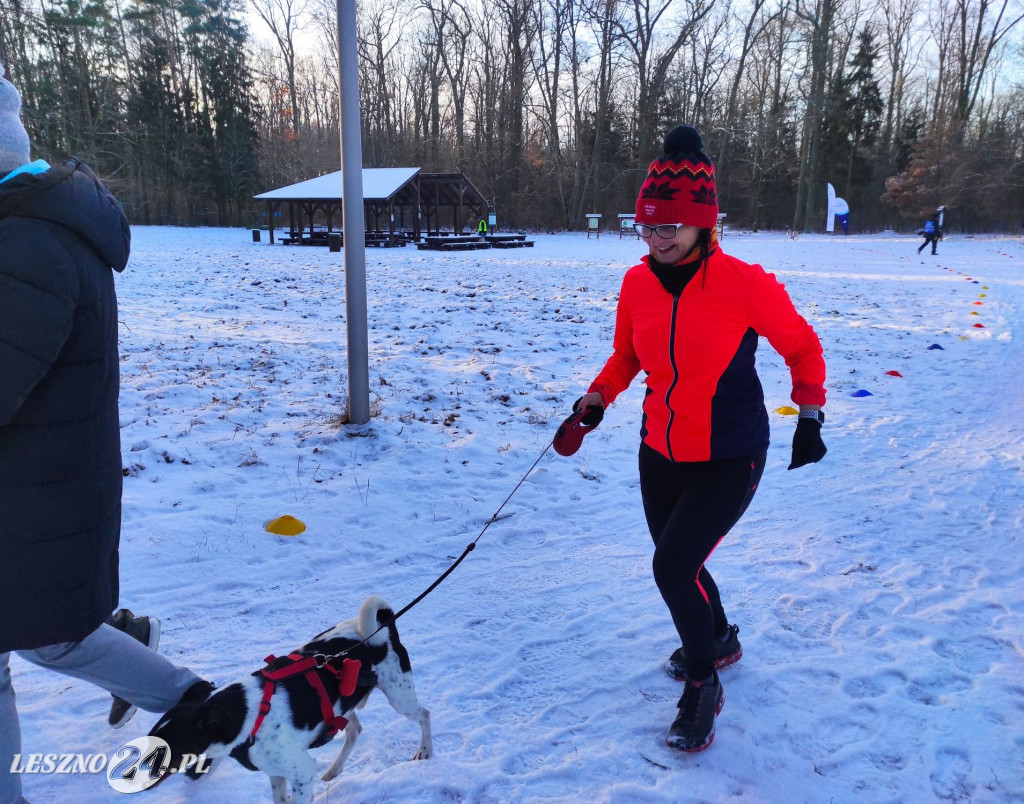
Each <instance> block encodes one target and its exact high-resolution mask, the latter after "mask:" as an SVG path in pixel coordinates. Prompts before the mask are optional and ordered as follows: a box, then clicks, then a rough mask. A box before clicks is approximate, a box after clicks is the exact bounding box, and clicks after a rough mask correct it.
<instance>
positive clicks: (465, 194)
mask: <svg viewBox="0 0 1024 804" xmlns="http://www.w3.org/2000/svg"><path fill="white" fill-rule="evenodd" d="M255 198H256V200H257V201H265V202H266V204H267V222H268V226H269V228H270V242H271V243H273V242H274V217H275V215H276V214H277V213H278V212H279V211H280V210H281V209H282V207H285V208H287V210H288V213H287V214H288V220H287V227H288V237H287V238H283V239H282V242H284V243H303V244H323V245H326V244H327V242H328V236H329V235H330V233H332V232H341V228H342V226H341V220H342V215H341V198H342V182H341V171H340V170H339V171H337V172H335V173H329V174H327V175H326V176H318V177H317V178H315V179H309V180H307V181H302V182H299V183H298V184H292V185H289V186H287V187H280V188H278V189H276V190H270V191H268V192H265V193H260V194H259V195H257V196H255ZM363 214H364V217H365V219H366V235H365V236H366V242H367V245H389V244H395V243H400V244H404V242H405V241H406V240H413V241H416V242H418V241H419V240H420V239H421V238H422V237H423V235H424V234H437V233H440V232H442V231H445V230H447V229H448V228H449V227H450V230H451V231H452V232H454V233H455V234H461V233H462V232H463V230H464V228H465V227H466V226H469V227H470V228H471V229H473V230H474V231H475V230H476V223H477V221H478V220H479V219H480V218H482V217H484V216H485V215H486V214H487V200H486V199H485V198H484V197H483V195H481V193H480V191H479V190H477V189H476V187H474V186H473V183H472V182H471V181H470V180H469V179H467V178H466V177H465V176H464V175H462V174H461V173H423V171H422V169H421V168H417V167H412V168H363Z"/></svg>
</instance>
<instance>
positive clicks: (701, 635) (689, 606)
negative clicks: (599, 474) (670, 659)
mask: <svg viewBox="0 0 1024 804" xmlns="http://www.w3.org/2000/svg"><path fill="white" fill-rule="evenodd" d="M766 457H767V455H766V454H765V453H761V454H760V455H753V456H750V457H748V458H729V459H725V460H716V461H701V462H696V463H673V462H672V461H670V460H668V458H665V457H663V456H662V455H661V454H660V453H658V452H656V451H655V450H653V449H651V448H650V447H648V446H647V445H646V444H643V443H641V444H640V458H639V460H640V492H641V494H642V495H643V501H644V513H645V514H646V516H647V526H648V527H649V528H650V531H651V538H652V539H654V561H653V563H654V581H655V583H657V584H658V590H659V591H660V592H661V596H662V597H663V598H664V599H665V603H666V604H667V605H668V610H669V612H670V613H671V615H672V622H674V623H675V626H676V630H677V631H678V632H679V638H680V639H681V640H682V643H683V645H684V646H685V648H686V665H687V668H686V669H687V674H688V675H689V677H690V678H695V679H701V678H707V677H708V676H710V675H711V673H712V671H713V670H714V647H713V640H714V638H715V637H720V636H724V635H725V633H726V626H727V624H728V621H727V620H726V618H725V611H724V610H723V609H722V599H721V597H720V596H719V593H718V587H717V586H716V585H715V579H714V578H712V577H711V573H710V572H708V571H707V569H706V568H705V566H704V562H705V561H707V560H708V558H709V557H710V556H711V553H712V552H713V551H714V549H715V548H716V547H717V546H718V543H719V542H721V541H722V539H723V538H725V535H726V534H727V533H728V532H729V530H730V529H731V528H732V526H733V525H735V524H736V522H737V521H738V520H739V518H740V517H741V516H742V515H743V512H744V511H746V510H747V506H748V505H749V504H750V501H751V499H753V497H754V492H755V491H756V490H757V484H758V483H759V482H760V480H761V473H762V472H764V464H765V459H766Z"/></svg>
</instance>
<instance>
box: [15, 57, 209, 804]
mask: <svg viewBox="0 0 1024 804" xmlns="http://www.w3.org/2000/svg"><path fill="white" fill-rule="evenodd" d="M3 74H4V71H3V66H2V65H0V378H2V379H0V512H2V516H3V524H2V525H0V804H15V803H16V802H17V803H18V804H20V803H21V802H24V799H23V798H22V785H21V774H17V773H12V772H11V764H12V762H13V761H14V755H15V754H21V753H22V749H21V727H20V725H19V723H18V711H17V708H16V705H15V696H14V688H13V686H12V684H11V671H10V667H9V666H8V662H9V658H10V653H11V651H15V652H17V653H18V655H19V656H20V657H21V658H23V659H24V660H25V661H27V662H31V663H32V664H35V665H38V666H39V667H45V668H48V669H50V670H55V671H57V672H58V673H62V674H64V675H67V676H73V677H74V678H80V679H83V680H85V681H89V682H90V683H93V684H96V685H98V686H100V687H102V688H103V689H105V690H107V691H108V692H110V693H111V694H113V695H115V696H117V697H118V698H119V699H121V701H120V703H119V702H118V700H117V699H115V701H114V705H113V707H112V710H111V716H110V722H111V724H112V725H120V724H121V723H123V722H124V720H125V719H126V718H127V717H128V716H129V715H130V711H129V710H130V709H131V708H132V707H133V706H139V707H141V708H143V709H146V710H148V711H151V712H160V713H163V712H165V711H167V710H168V709H169V708H170V707H172V706H174V705H175V704H176V703H178V701H179V700H180V699H181V698H182V696H183V695H184V694H185V693H186V692H188V691H190V690H192V691H193V694H209V690H210V688H211V685H209V684H208V683H207V682H205V681H203V680H202V679H200V678H199V677H198V676H197V675H196V674H195V673H193V672H192V671H191V670H188V669H186V668H184V667H179V666H176V665H174V664H171V662H169V661H168V660H167V659H165V658H164V657H162V656H161V655H160V654H158V653H157V652H156V651H154V650H150V649H149V647H148V645H149V644H152V643H153V642H154V636H158V632H157V633H156V634H154V630H155V629H158V628H159V624H157V623H156V621H155V620H152V619H151V618H148V617H135V616H134V615H132V614H131V612H128V611H127V610H121V611H119V612H117V613H116V614H114V615H112V614H111V612H112V611H113V610H114V608H115V607H116V606H117V598H118V543H119V540H120V531H121V480H122V470H121V443H120V424H119V420H118V408H117V396H118V384H119V379H118V353H117V298H116V296H115V293H114V271H122V270H124V268H125V265H126V264H127V262H128V251H129V243H130V233H129V229H128V221H127V219H126V218H125V215H124V212H123V211H122V210H121V207H120V205H119V204H118V203H117V201H116V200H115V199H114V197H113V196H112V195H111V194H110V193H109V192H107V190H106V188H104V186H103V184H102V183H101V182H100V180H99V179H98V178H96V176H95V175H94V174H93V172H92V171H91V170H89V168H87V167H86V166H85V165H83V164H82V163H81V162H79V161H78V160H76V159H72V160H70V161H68V162H67V163H65V164H63V165H60V166H58V167H50V166H49V165H48V164H46V162H43V161H36V162H30V161H29V138H28V134H27V133H26V132H25V128H24V126H23V125H22V123H21V119H20V114H19V113H20V109H21V98H20V97H19V95H18V92H17V90H16V89H15V88H14V86H13V85H12V84H11V83H10V82H8V81H7V80H5V79H4V78H3ZM107 620H110V623H108V622H106V621H107ZM111 623H113V624H111ZM115 721H116V722H115ZM47 748H48V749H49V750H50V751H56V752H60V749H61V746H47ZM36 750H38V749H36Z"/></svg>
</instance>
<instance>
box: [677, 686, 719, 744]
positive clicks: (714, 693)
mask: <svg viewBox="0 0 1024 804" xmlns="http://www.w3.org/2000/svg"><path fill="white" fill-rule="evenodd" d="M724 703H725V696H724V695H723V694H722V685H721V683H720V682H719V680H718V673H712V674H711V678H709V679H705V680H704V681H687V682H686V687H685V689H684V690H683V697H681V698H680V699H679V704H678V706H679V714H678V715H677V716H676V719H675V721H673V723H672V725H671V727H669V730H668V735H667V736H666V737H665V745H667V746H668V747H669V748H674V749H675V750H677V751H687V752H694V751H703V750H704V749H705V748H707V747H708V746H709V745H711V743H712V742H714V740H715V717H716V716H717V715H718V713H719V712H721V711H722V705H723V704H724Z"/></svg>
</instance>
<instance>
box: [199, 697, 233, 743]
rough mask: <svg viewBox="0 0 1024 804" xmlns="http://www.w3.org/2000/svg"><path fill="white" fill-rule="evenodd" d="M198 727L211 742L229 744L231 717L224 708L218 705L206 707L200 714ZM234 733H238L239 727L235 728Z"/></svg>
mask: <svg viewBox="0 0 1024 804" xmlns="http://www.w3.org/2000/svg"><path fill="white" fill-rule="evenodd" d="M196 725H197V726H198V727H199V730H200V731H201V732H202V733H203V734H205V735H206V736H207V737H209V738H210V741H211V742H215V743H227V742H229V737H230V735H229V734H228V732H229V731H231V728H230V725H231V715H229V714H228V711H227V710H226V709H225V708H224V707H223V706H219V705H217V704H213V705H211V706H204V707H203V709H202V711H201V712H200V713H199V718H198V720H197V722H196ZM234 733H235V734H237V733H238V728H237V726H236V727H235V728H234Z"/></svg>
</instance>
